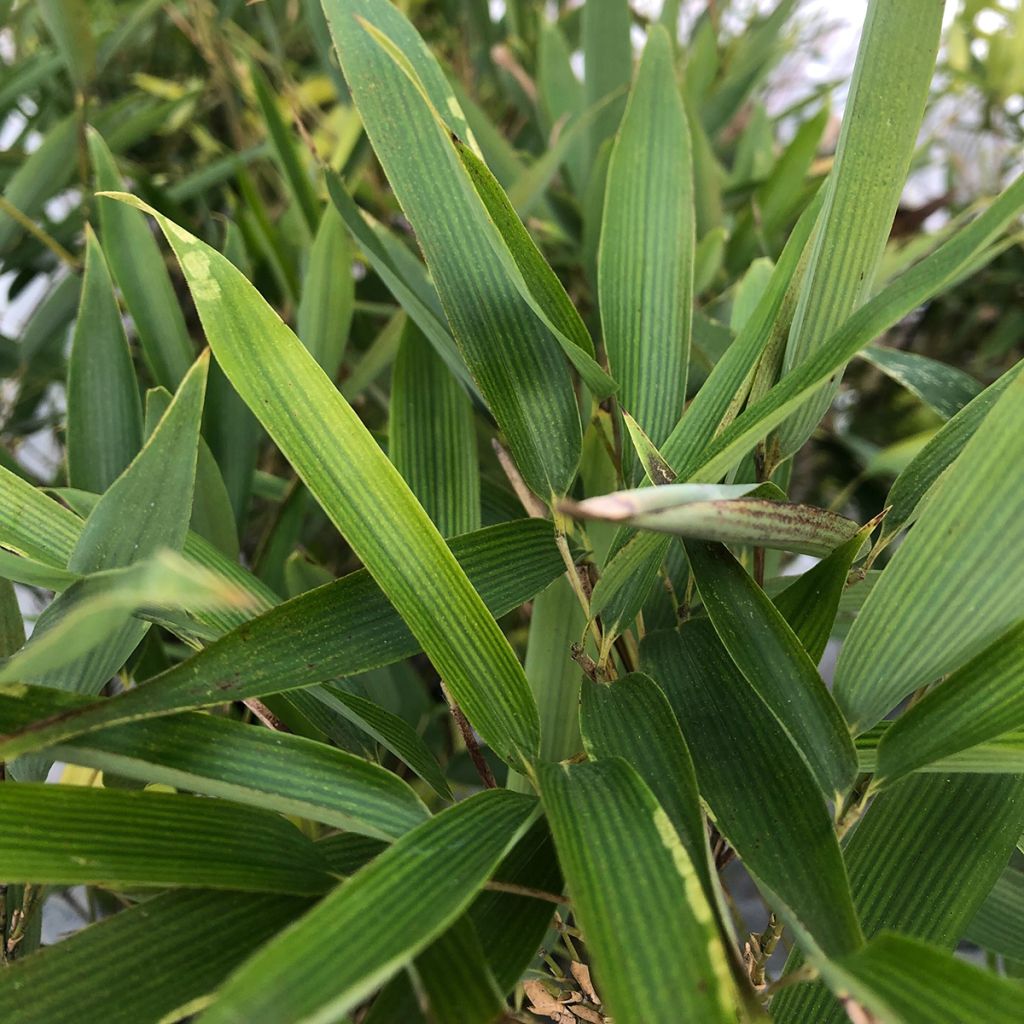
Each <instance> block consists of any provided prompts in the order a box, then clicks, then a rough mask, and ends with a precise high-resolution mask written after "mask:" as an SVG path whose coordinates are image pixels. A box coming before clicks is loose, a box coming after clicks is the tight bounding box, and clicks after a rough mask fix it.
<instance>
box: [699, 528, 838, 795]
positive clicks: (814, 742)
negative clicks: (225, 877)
mask: <svg viewBox="0 0 1024 1024" xmlns="http://www.w3.org/2000/svg"><path fill="white" fill-rule="evenodd" d="M684 546H685V548H686V557H687V558H688V559H689V562H690V568H691V570H692V571H693V576H694V579H695V580H696V582H697V588H698V590H699V591H700V597H701V601H702V602H703V604H704V609H705V611H706V612H707V613H708V617H709V618H710V619H711V622H712V623H713V625H714V627H715V632H716V633H717V634H718V636H719V638H720V639H721V641H722V644H723V645H724V647H725V649H726V650H727V651H728V652H729V656H730V657H731V658H732V660H733V661H734V662H735V663H736V667H737V668H739V670H740V671H741V672H742V673H743V675H744V676H745V677H746V679H747V682H748V683H749V684H750V686H751V687H752V689H753V690H754V691H755V692H756V693H757V694H758V696H759V697H760V698H761V699H762V700H763V701H764V702H765V704H766V705H767V706H768V707H769V708H770V709H771V710H772V713H773V714H774V715H775V716H776V718H778V720H779V722H781V724H782V726H783V727H784V728H785V730H786V732H787V733H788V735H789V737H790V739H791V740H792V742H793V745H794V746H795V747H796V748H797V750H799V751H800V753H801V754H802V755H803V757H804V758H805V760H806V761H807V765H808V767H809V768H810V769H811V772H812V773H813V774H814V777H815V778H816V779H817V780H818V784H819V785H820V786H821V788H822V791H823V792H824V793H825V795H826V796H828V797H830V798H833V799H835V800H837V801H838V800H839V799H840V797H841V794H843V793H845V792H846V790H847V788H848V787H849V786H850V784H851V783H852V782H853V779H854V776H855V775H856V774H857V756H856V754H855V752H854V748H853V738H852V737H851V736H850V733H849V730H848V729H847V727H846V722H845V721H844V720H843V716H842V714H841V713H840V711H839V708H838V707H837V706H836V702H835V701H834V700H833V699H832V695H831V694H830V693H829V691H828V687H827V686H826V685H825V683H824V682H823V681H822V678H821V676H820V675H818V670H817V669H816V668H815V666H814V662H812V661H811V659H810V656H809V655H808V654H807V652H806V651H805V650H804V649H803V647H802V646H801V644H800V641H799V639H797V636H796V634H795V633H794V632H793V630H792V629H791V628H790V627H789V625H788V624H787V622H786V620H785V618H784V617H783V615H782V613H781V612H780V611H779V610H778V609H777V608H776V607H775V605H774V604H772V602H771V599H770V598H769V597H768V595H767V594H766V593H765V592H764V591H763V590H762V589H761V588H760V587H759V586H758V585H757V583H756V582H755V581H754V580H753V579H752V578H751V577H750V575H749V574H748V573H747V571H746V569H744V568H743V566H742V565H740V563H739V562H737V561H736V559H735V558H734V557H733V555H732V554H731V552H730V551H729V549H728V548H727V547H725V545H723V544H708V543H704V542H700V541H686V542H685V544H684Z"/></svg>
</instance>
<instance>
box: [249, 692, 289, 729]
mask: <svg viewBox="0 0 1024 1024" xmlns="http://www.w3.org/2000/svg"><path fill="white" fill-rule="evenodd" d="M242 703H243V704H244V705H245V706H246V707H247V708H248V709H249V710H250V711H251V712H252V713H253V715H255V716H256V718H258V719H259V720H260V721H261V722H262V723H263V724H264V725H265V726H266V727H267V728H268V729H273V730H274V732H291V730H290V729H289V728H288V726H287V725H285V724H284V722H282V721H281V719H280V718H278V717H277V715H275V714H274V712H273V711H271V710H270V708H268V707H267V705H266V704H264V703H263V701H261V700H259V699H258V698H256V697H246V699H245V700H243V701H242Z"/></svg>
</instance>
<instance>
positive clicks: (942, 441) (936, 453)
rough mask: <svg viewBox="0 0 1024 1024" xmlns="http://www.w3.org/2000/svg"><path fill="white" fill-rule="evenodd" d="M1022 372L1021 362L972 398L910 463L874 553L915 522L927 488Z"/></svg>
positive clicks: (895, 490)
mask: <svg viewBox="0 0 1024 1024" xmlns="http://www.w3.org/2000/svg"><path fill="white" fill-rule="evenodd" d="M1022 371H1024V362H1020V363H1018V364H1017V365H1016V366H1014V367H1013V368H1012V369H1010V370H1007V372H1006V373H1004V374H1003V375H1002V376H1001V377H1000V378H999V379H998V380H997V381H996V382H995V383H993V384H990V385H989V386H988V387H987V388H985V390H984V391H982V393H981V394H980V395H978V397H977V398H975V399H972V400H971V401H970V402H968V403H967V405H965V406H964V407H963V409H961V410H960V412H958V413H957V414H956V415H955V416H953V417H952V419H950V420H949V421H948V422H947V423H946V424H945V425H944V426H943V427H942V429H941V430H940V431H939V432H938V433H937V434H935V435H934V436H933V437H932V439H931V440H930V441H929V442H928V443H927V444H926V445H925V446H924V448H922V449H921V451H920V452H918V454H917V455H916V456H914V458H913V459H912V460H911V462H910V464H909V465H908V466H907V467H906V468H905V469H904V470H903V471H902V472H901V473H900V475H899V476H898V477H897V478H896V482H895V483H894V484H893V485H892V489H891V490H890V491H889V497H888V498H887V499H886V505H888V506H889V512H888V514H887V515H886V517H885V522H884V524H883V526H882V532H881V536H880V537H879V539H878V543H877V544H876V545H875V551H874V552H873V554H877V553H878V552H880V551H881V550H882V549H883V548H884V547H885V546H886V545H887V544H888V543H889V542H890V541H891V540H892V539H893V537H895V536H896V534H897V533H899V532H900V530H902V529H903V528H904V527H905V526H909V525H910V524H911V523H912V522H913V521H914V519H915V518H916V514H917V511H918V509H919V508H920V507H921V501H922V499H923V498H924V496H925V495H926V494H927V493H928V490H929V488H931V486H932V484H934V483H935V481H936V480H938V479H939V477H940V476H941V475H942V473H943V472H944V471H945V470H946V469H947V468H948V467H949V466H950V465H951V464H952V462H953V460H954V459H956V458H957V456H959V454H960V452H961V451H962V450H963V447H964V445H965V444H966V443H967V442H968V441H969V440H970V439H971V437H973V436H974V432H975V431H976V430H977V429H978V427H979V426H980V424H981V423H982V421H983V420H984V419H985V417H986V416H987V415H988V414H989V412H990V411H991V409H992V407H993V406H994V405H995V404H996V402H997V400H998V399H999V397H1000V396H1001V395H1002V393H1003V392H1004V391H1005V390H1006V389H1007V388H1008V387H1009V386H1010V384H1011V383H1012V382H1013V381H1014V380H1015V379H1016V378H1017V377H1018V376H1019V375H1020V373H1021V372H1022Z"/></svg>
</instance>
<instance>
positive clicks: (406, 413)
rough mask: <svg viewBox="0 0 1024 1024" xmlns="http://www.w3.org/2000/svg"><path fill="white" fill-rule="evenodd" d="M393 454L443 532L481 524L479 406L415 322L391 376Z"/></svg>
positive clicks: (447, 534)
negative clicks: (475, 421)
mask: <svg viewBox="0 0 1024 1024" xmlns="http://www.w3.org/2000/svg"><path fill="white" fill-rule="evenodd" d="M390 409H391V416H390V421H389V427H388V442H389V445H388V446H389V454H390V456H391V461H392V462H393V463H394V464H395V467H396V468H397V469H398V471H399V473H401V474H402V476H403V478H404V479H405V481H406V483H408V485H409V487H410V488H411V489H412V492H413V494H415V495H416V497H417V498H418V499H419V500H420V503H421V504H422V505H423V507H424V509H426V511H427V514H428V515H429V516H430V518H431V520H433V522H434V525H435V526H437V528H438V530H439V531H440V532H441V535H442V536H443V537H451V536H455V535H457V534H460V533H469V532H470V531H471V530H477V529H479V528H480V474H479V472H478V471H477V454H476V430H475V428H474V425H473V407H472V405H471V403H470V399H469V396H468V395H467V394H466V392H465V390H464V389H463V387H462V386H461V385H460V384H459V382H458V381H457V380H456V379H455V378H454V377H453V376H452V375H451V373H450V372H449V371H448V369H447V368H446V367H445V365H444V362H443V361H442V360H441V358H440V357H439V356H438V355H437V354H436V353H435V352H434V350H433V349H432V348H431V347H430V345H429V343H428V342H427V339H426V338H425V337H424V336H423V335H422V334H421V333H420V331H419V330H418V328H417V327H416V326H415V325H414V324H411V323H410V324H407V325H406V328H405V330H404V331H403V332H402V341H401V345H400V347H399V350H398V358H397V359H396V360H395V368H394V371H393V373H392V379H391V406H390Z"/></svg>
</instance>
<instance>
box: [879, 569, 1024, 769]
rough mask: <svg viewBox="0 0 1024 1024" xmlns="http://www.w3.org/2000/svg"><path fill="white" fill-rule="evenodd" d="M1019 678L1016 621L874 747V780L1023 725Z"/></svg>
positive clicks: (1023, 654) (1022, 652) (1020, 645)
mask: <svg viewBox="0 0 1024 1024" xmlns="http://www.w3.org/2000/svg"><path fill="white" fill-rule="evenodd" d="M883 579H884V577H883ZM1022 673H1024V622H1019V623H1017V624H1016V625H1015V626H1013V627H1012V628H1011V629H1009V630H1008V631H1007V632H1006V633H1004V634H1003V635H1002V636H1001V637H999V639H998V640H996V641H995V642H994V643H993V644H991V645H989V646H988V647H986V648H985V650H983V651H982V652H981V653H980V654H978V655H977V656H976V657H974V658H972V659H971V660H970V661H969V662H968V663H967V664H966V665H964V666H963V667H962V668H960V669H958V670H957V671H956V672H954V673H953V674H952V675H950V676H949V677H948V678H947V679H946V680H944V681H943V682H942V683H940V684H939V686H938V687H937V688H936V689H934V690H931V691H929V692H928V693H927V694H926V695H925V696H924V698H923V699H921V700H920V701H917V702H916V703H915V704H914V705H913V706H912V707H911V708H909V709H908V710H907V711H906V712H904V713H903V714H902V715H901V716H900V717H899V718H898V719H897V720H896V721H895V722H894V723H893V724H892V726H890V728H889V729H888V730H887V731H886V733H885V735H884V736H883V738H882V741H881V743H880V744H879V746H878V770H877V778H884V779H885V780H886V781H888V780H891V779H897V778H899V777H900V776H901V775H906V774H908V773H910V772H912V771H915V770H916V769H918V768H920V767H921V766H922V765H924V764H927V763H928V762H929V761H937V760H939V759H940V758H944V757H949V756H950V755H951V754H956V753H959V752H960V751H961V750H967V749H969V748H970V747H974V746H977V745H978V744H979V743H983V742H985V741H986V740H990V739H994V738H995V737H997V736H1000V735H1001V734H1002V733H1005V732H1008V731H1009V730H1010V729H1013V728H1015V727H1018V726H1022V725H1024V694H1022V693H1021V686H1020V680H1021V676H1022Z"/></svg>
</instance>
